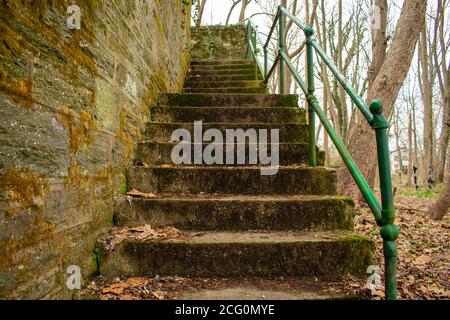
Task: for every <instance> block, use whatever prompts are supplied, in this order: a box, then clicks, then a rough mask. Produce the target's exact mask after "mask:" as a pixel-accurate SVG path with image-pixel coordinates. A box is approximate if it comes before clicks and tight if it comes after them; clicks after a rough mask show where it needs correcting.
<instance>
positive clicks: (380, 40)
mask: <svg viewBox="0 0 450 320" xmlns="http://www.w3.org/2000/svg"><path fill="white" fill-rule="evenodd" d="M373 5H374V6H376V7H377V8H378V9H379V14H380V16H379V22H380V25H379V26H372V65H371V66H370V69H369V74H368V78H369V88H368V90H369V91H370V89H371V88H372V86H373V82H374V81H375V78H376V77H377V75H378V73H380V70H381V66H382V65H383V62H384V60H385V59H386V50H387V38H386V27H387V17H388V5H387V0H374V3H373ZM377 13H378V12H377ZM373 14H376V13H373ZM378 27H379V28H378Z"/></svg>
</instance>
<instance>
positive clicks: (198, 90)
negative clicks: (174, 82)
mask: <svg viewBox="0 0 450 320" xmlns="http://www.w3.org/2000/svg"><path fill="white" fill-rule="evenodd" d="M183 92H185V93H267V88H264V87H256V88H253V87H252V88H245V87H225V88H184V89H183Z"/></svg>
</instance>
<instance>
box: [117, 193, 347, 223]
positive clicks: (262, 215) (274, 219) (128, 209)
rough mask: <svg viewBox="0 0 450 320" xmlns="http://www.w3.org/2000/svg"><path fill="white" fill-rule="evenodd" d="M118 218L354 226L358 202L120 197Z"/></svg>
mask: <svg viewBox="0 0 450 320" xmlns="http://www.w3.org/2000/svg"><path fill="white" fill-rule="evenodd" d="M114 216H115V221H116V222H117V224H118V225H120V226H137V225H141V224H150V225H152V226H153V227H158V228H159V227H169V226H174V227H176V228H178V229H184V230H202V231H204V230H209V231H214V230H216V231H237V230H273V231H282V230H352V229H353V217H354V203H353V201H352V200H351V199H346V198H341V197H311V196H309V197H308V196H304V197H296V196H292V197H289V196H279V197H271V196H266V197H245V196H229V197H214V196H209V197H206V198H205V197H204V198H199V199H196V198H195V197H190V198H186V197H169V198H155V199H132V200H131V201H129V200H128V199H126V198H121V199H119V200H118V201H117V203H116V209H115V215H114Z"/></svg>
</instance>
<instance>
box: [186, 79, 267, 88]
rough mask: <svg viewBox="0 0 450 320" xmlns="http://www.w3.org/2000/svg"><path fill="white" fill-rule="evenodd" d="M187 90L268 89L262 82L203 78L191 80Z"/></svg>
mask: <svg viewBox="0 0 450 320" xmlns="http://www.w3.org/2000/svg"><path fill="white" fill-rule="evenodd" d="M184 87H185V88H266V86H265V85H264V83H263V81H261V80H246V81H204V80H203V79H202V78H197V79H191V80H190V82H189V83H187V84H186V85H185V86H184Z"/></svg>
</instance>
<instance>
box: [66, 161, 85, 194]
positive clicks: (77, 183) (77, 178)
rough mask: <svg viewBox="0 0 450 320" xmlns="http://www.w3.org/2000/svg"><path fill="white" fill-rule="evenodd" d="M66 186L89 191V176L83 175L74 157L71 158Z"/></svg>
mask: <svg viewBox="0 0 450 320" xmlns="http://www.w3.org/2000/svg"><path fill="white" fill-rule="evenodd" d="M64 181H65V184H66V186H68V187H71V186H72V187H77V188H80V189H83V190H88V189H89V186H90V182H91V178H90V177H89V176H86V175H83V174H82V172H81V169H80V166H79V165H78V163H77V161H76V159H75V157H74V156H71V159H70V165H69V168H68V174H67V176H66V177H65V180H64Z"/></svg>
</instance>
